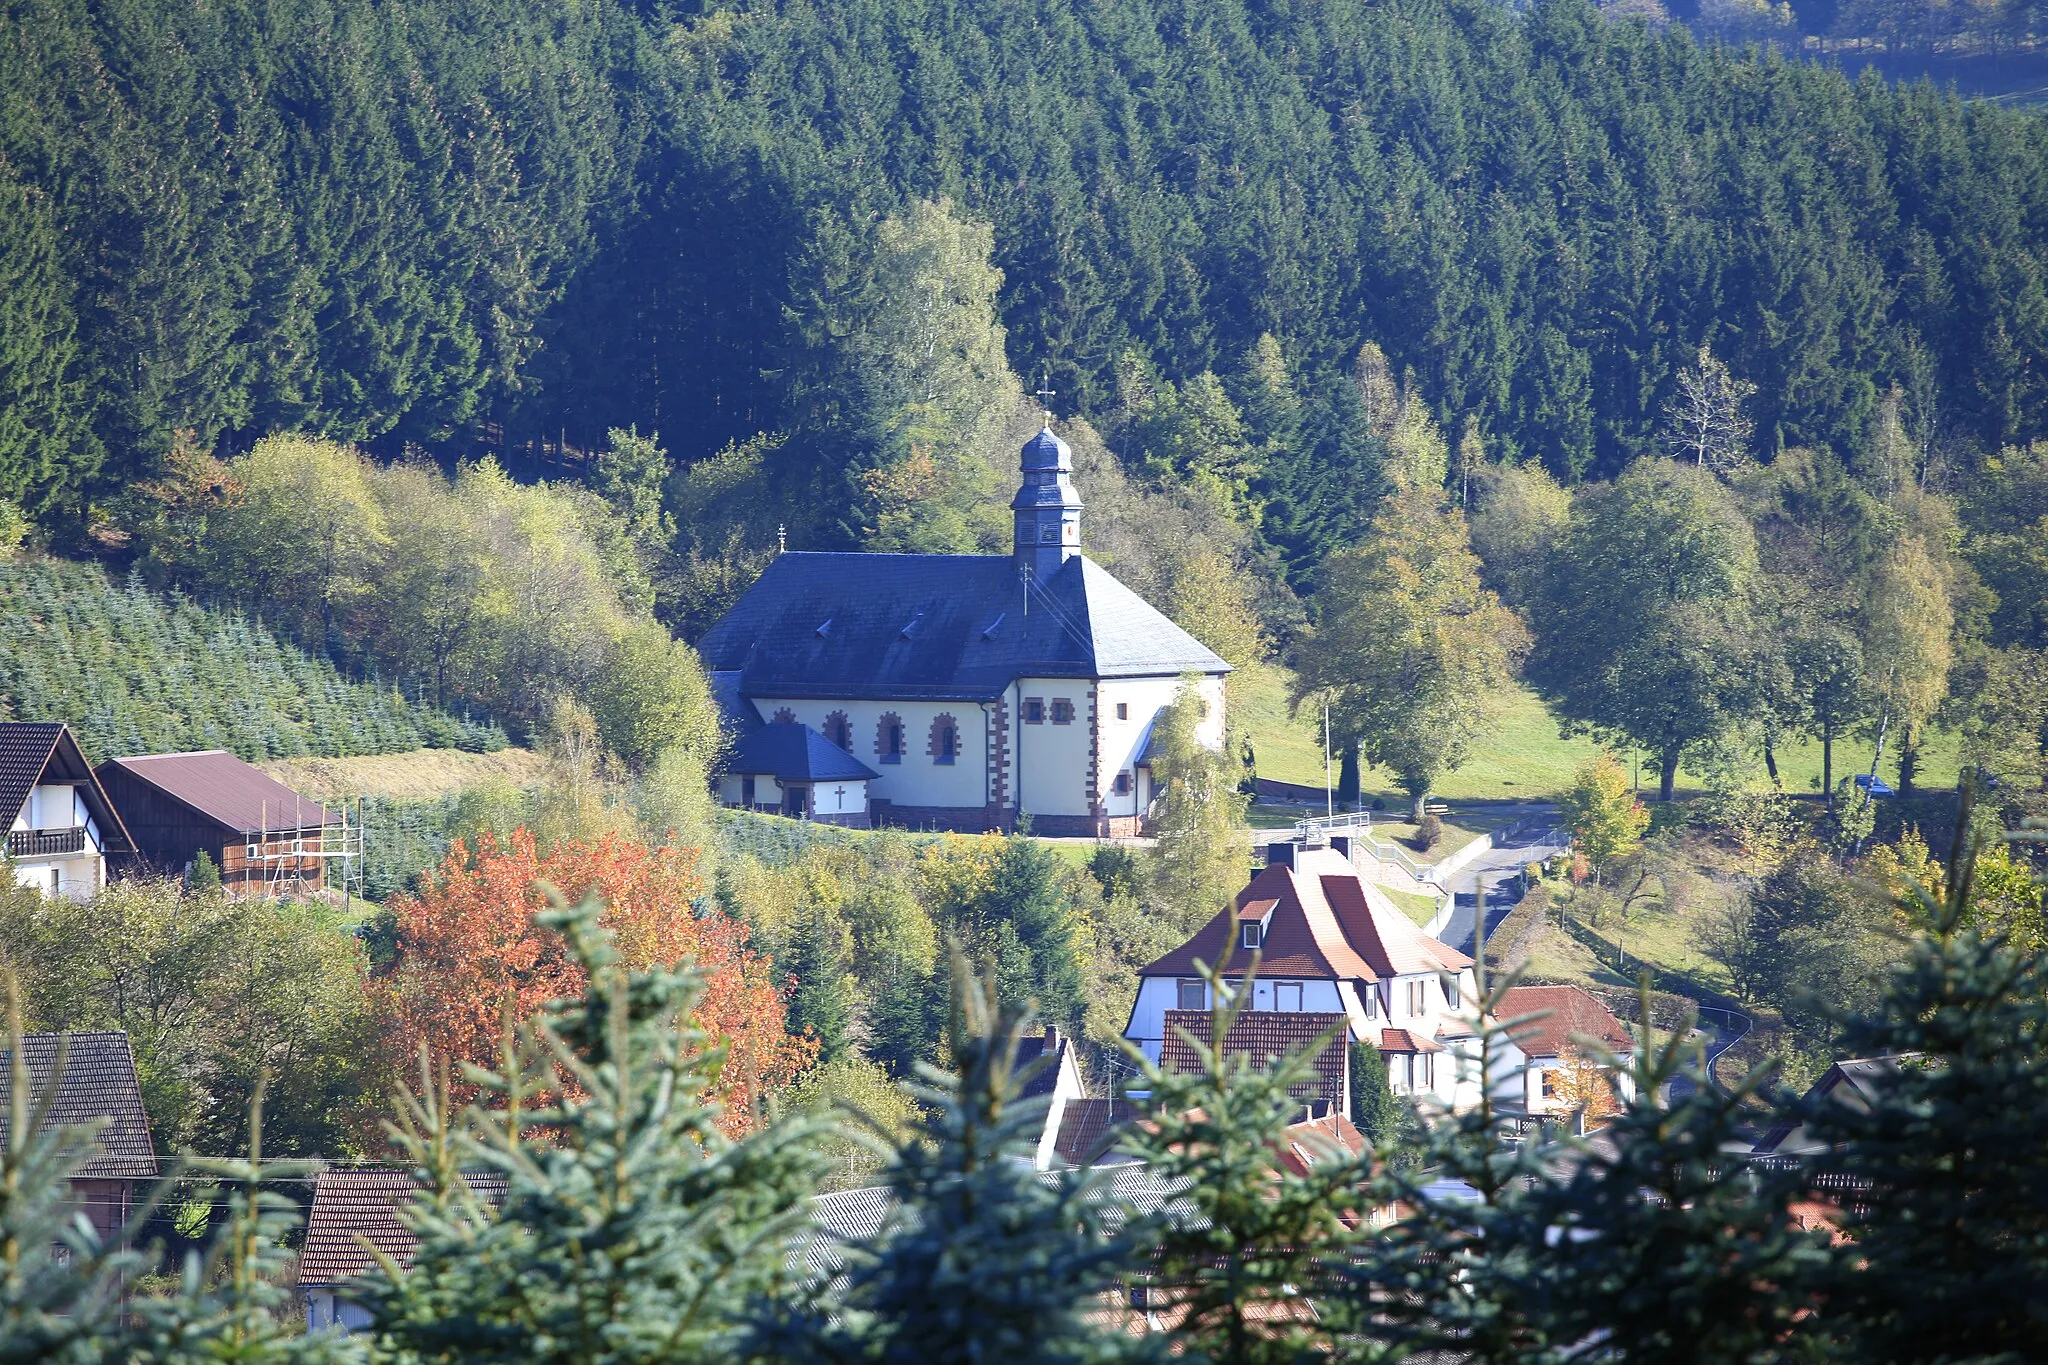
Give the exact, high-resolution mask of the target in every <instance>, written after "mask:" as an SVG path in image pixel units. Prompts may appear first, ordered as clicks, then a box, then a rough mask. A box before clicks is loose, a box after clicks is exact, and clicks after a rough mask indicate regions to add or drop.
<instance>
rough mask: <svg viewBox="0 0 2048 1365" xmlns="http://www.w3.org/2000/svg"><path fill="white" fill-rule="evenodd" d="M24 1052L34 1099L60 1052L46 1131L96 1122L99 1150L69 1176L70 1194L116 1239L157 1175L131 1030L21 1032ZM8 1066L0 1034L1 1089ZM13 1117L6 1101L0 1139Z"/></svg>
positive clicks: (8, 1079)
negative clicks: (59, 1069) (59, 1068)
mask: <svg viewBox="0 0 2048 1365" xmlns="http://www.w3.org/2000/svg"><path fill="white" fill-rule="evenodd" d="M21 1050H22V1055H23V1056H25V1057H26V1058H27V1059H28V1079H29V1094H30V1096H31V1097H32V1099H33V1097H35V1096H39V1095H41V1094H43V1093H44V1091H45V1087H47V1086H48V1085H49V1084H50V1077H51V1075H52V1073H54V1072H56V1070H57V1055H58V1053H59V1051H60V1050H61V1051H62V1053H63V1056H64V1070H63V1072H62V1074H60V1075H58V1076H57V1093H56V1095H55V1096H54V1097H53V1099H52V1103H51V1105H50V1110H49V1114H48V1115H47V1116H46V1117H45V1118H44V1120H43V1129H44V1130H45V1131H47V1130H49V1129H52V1128H64V1127H71V1126H77V1125H83V1124H88V1123H92V1122H94V1121H99V1122H101V1124H102V1126H101V1128H100V1130H99V1135H98V1137H97V1138H95V1139H94V1146H95V1147H96V1149H97V1150H96V1151H95V1152H94V1154H93V1156H92V1159H91V1160H89V1161H87V1162H86V1163H85V1164H84V1165H83V1166H81V1167H79V1169H78V1173H77V1174H76V1175H74V1176H72V1177H71V1193H72V1196H73V1200H74V1202H75V1204H76V1205H77V1207H78V1208H79V1209H80V1210H81V1211H82V1212H83V1213H84V1214H85V1216H86V1220H87V1221H88V1222H90V1223H91V1224H92V1229H93V1232H94V1233H95V1234H96V1235H97V1236H98V1237H99V1239H100V1242H101V1244H102V1245H107V1244H112V1243H116V1242H118V1241H120V1240H121V1235H122V1233H123V1231H124V1230H125V1229H126V1227H127V1225H128V1218H129V1215H130V1214H132V1213H133V1212H134V1211H135V1205H136V1201H137V1198H138V1197H139V1196H140V1195H141V1194H143V1193H144V1192H145V1191H144V1190H143V1186H145V1185H147V1184H149V1183H150V1182H153V1181H154V1180H155V1179H156V1178H157V1163H156V1147H155V1144H154V1143H152V1142H151V1140H150V1136H149V1117H148V1115H146V1114H145V1113H144V1112H143V1109H142V1086H141V1085H140V1084H139V1083H138V1082H137V1080H136V1077H135V1054H134V1053H133V1051H131V1050H130V1048H129V1046H128V1035H127V1034H125V1033H122V1032H119V1031H117V1030H108V1031H102V1032H94V1033H31V1034H28V1035H26V1036H25V1037H23V1038H22V1040H21ZM13 1068H14V1057H13V1053H12V1050H11V1049H10V1048H8V1047H7V1044H6V1042H5V1040H4V1038H0V1094H4V1093H6V1091H7V1089H8V1087H10V1086H11V1085H12V1084H13ZM11 1122H12V1120H10V1119H9V1117H8V1114H7V1106H6V1105H4V1104H0V1145H5V1144H7V1143H9V1142H11V1141H12V1139H13V1134H12V1133H10V1132H9V1131H8V1129H9V1124H10V1123H11Z"/></svg>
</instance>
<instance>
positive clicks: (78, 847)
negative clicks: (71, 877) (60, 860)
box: [7, 825, 85, 858]
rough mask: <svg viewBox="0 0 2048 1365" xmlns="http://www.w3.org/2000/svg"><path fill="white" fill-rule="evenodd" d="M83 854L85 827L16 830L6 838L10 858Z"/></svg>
mask: <svg viewBox="0 0 2048 1365" xmlns="http://www.w3.org/2000/svg"><path fill="white" fill-rule="evenodd" d="M83 852H85V826H83V825H78V826H75V827H73V828H71V829H18V830H15V831H14V832H13V833H11V834H9V835H8V836H7V856H8V857H10V858H50V857H55V856H57V855H59V854H64V853H83Z"/></svg>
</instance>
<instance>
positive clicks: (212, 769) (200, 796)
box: [99, 749, 337, 896]
mask: <svg viewBox="0 0 2048 1365" xmlns="http://www.w3.org/2000/svg"><path fill="white" fill-rule="evenodd" d="M99 780H100V782H101V784H102V785H104V787H105V788H106V791H107V794H108V795H109V796H110V797H112V798H113V800H114V803H115V805H117V806H118V807H119V808H120V810H121V813H122V816H123V818H124V819H125V820H126V821H127V824H128V829H129V832H130V833H131V835H132V836H133V838H134V844H135V851H136V856H137V858H138V859H139V860H140V861H141V862H142V863H143V864H144V865H146V866H147V867H149V868H151V869H152V870H154V871H158V872H163V873H169V874H171V875H174V876H182V875H185V874H188V873H190V872H191V870H192V865H193V862H194V860H196V859H197V858H198V856H199V854H201V853H205V854H206V856H207V857H208V858H210V859H211V860H212V861H213V865H214V867H215V868H216V869H218V870H219V872H220V881H221V886H222V887H224V888H225V889H226V890H227V892H228V893H229V894H230V895H238V896H240V895H258V896H261V895H300V894H304V893H306V892H311V891H318V890H320V889H321V887H323V886H324V885H326V859H325V858H324V857H323V856H322V855H323V853H325V852H328V851H330V850H329V849H328V843H329V841H330V838H331V834H330V831H331V829H332V827H333V826H334V825H335V824H336V821H337V817H336V816H335V815H334V814H333V813H332V812H330V811H328V810H327V809H326V808H324V807H323V806H321V805H320V804H319V803H318V802H317V801H309V800H307V799H306V798H305V797H303V796H301V795H299V794H298V793H297V792H295V791H293V790H292V789H291V788H290V787H287V786H285V785H284V784H283V783H282V782H279V781H277V780H276V779H275V778H272V777H271V776H269V775H268V774H267V773H264V772H263V771H261V770H260V769H258V768H255V767H252V766H251V765H249V764H247V763H244V762H243V761H242V760H241V759H239V758H236V757H235V756H234V755H233V754H231V753H229V752H227V751H226V750H225V749H203V750H200V751H198V752H195V753H182V754H146V755H142V756H140V757H136V758H112V759H108V760H107V761H106V762H105V763H102V764H100V767H99Z"/></svg>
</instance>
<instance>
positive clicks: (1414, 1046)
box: [1380, 1028, 1444, 1052]
mask: <svg viewBox="0 0 2048 1365" xmlns="http://www.w3.org/2000/svg"><path fill="white" fill-rule="evenodd" d="M1443 1050H1444V1049H1443V1044H1441V1043H1439V1042H1436V1041H1435V1040H1433V1039H1429V1038H1418V1037H1416V1036H1415V1034H1414V1033H1413V1032H1412V1031H1411V1030H1409V1029H1405V1028H1383V1029H1381V1030H1380V1051H1382V1052H1442V1051H1443Z"/></svg>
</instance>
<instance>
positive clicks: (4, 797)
mask: <svg viewBox="0 0 2048 1365" xmlns="http://www.w3.org/2000/svg"><path fill="white" fill-rule="evenodd" d="M0 816H4V817H5V818H6V821H7V861H8V862H9V863H10V864H11V865H12V866H13V868H14V877H15V880H16V881H18V882H20V883H21V884H22V885H24V886H33V887H35V888H36V889H37V890H38V891H41V892H43V893H45V894H47V895H51V896H71V897H75V898H77V899H80V900H83V899H85V898H86V897H88V896H91V895H92V894H93V893H94V892H96V891H98V890H99V889H100V888H101V887H103V886H105V885H106V884H107V862H108V859H110V858H122V857H126V856H129V855H131V854H132V853H133V852H134V844H133V843H132V842H131V841H130V839H129V835H128V830H127V827H126V826H125V825H124V824H123V823H122V821H121V817H120V815H119V814H117V813H116V812H115V809H114V805H113V803H112V802H111V801H110V800H108V798H107V793H106V792H105V791H104V790H103V789H102V788H101V786H100V783H99V779H98V778H96V777H95V776H94V775H93V770H92V765H91V764H90V763H88V762H86V759H85V754H84V752H83V751H82V750H81V749H80V748H79V747H78V740H77V739H76V738H75V737H74V736H73V735H72V733H71V731H70V729H69V728H68V727H66V726H64V725H59V724H25V723H22V722H9V723H5V724H0Z"/></svg>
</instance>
